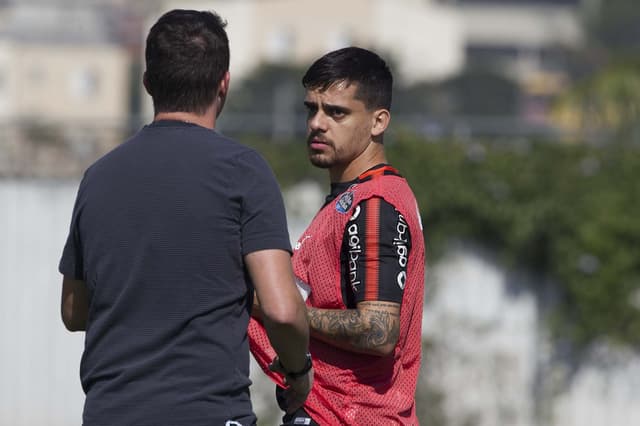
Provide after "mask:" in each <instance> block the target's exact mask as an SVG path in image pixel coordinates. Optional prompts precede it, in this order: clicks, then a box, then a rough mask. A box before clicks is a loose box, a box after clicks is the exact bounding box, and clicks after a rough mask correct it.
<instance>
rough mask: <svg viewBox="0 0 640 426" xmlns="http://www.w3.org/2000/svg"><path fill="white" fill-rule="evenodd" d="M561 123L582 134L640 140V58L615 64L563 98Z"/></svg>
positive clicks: (558, 110) (558, 115)
mask: <svg viewBox="0 0 640 426" xmlns="http://www.w3.org/2000/svg"><path fill="white" fill-rule="evenodd" d="M554 117H555V118H556V120H557V122H558V123H559V124H561V125H564V126H565V127H568V128H570V129H572V130H573V131H574V132H575V133H576V134H578V135H580V136H581V137H583V138H584V137H593V136H597V135H598V134H607V135H612V136H613V137H614V138H616V139H619V140H622V139H626V140H633V141H635V142H640V124H639V123H640V58H634V59H627V60H625V61H618V62H614V63H611V64H609V65H607V66H606V67H604V68H603V69H601V70H599V71H598V72H596V73H595V74H593V75H591V76H590V77H588V78H586V79H584V80H582V81H581V82H579V83H578V84H576V85H575V86H574V87H572V88H571V89H569V90H568V91H567V92H566V93H564V94H563V95H562V96H560V97H559V99H558V100H557V102H556V105H555V108H554Z"/></svg>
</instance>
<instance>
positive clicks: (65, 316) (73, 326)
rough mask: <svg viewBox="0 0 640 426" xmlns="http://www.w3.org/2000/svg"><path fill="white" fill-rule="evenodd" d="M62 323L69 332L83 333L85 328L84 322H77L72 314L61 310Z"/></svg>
mask: <svg viewBox="0 0 640 426" xmlns="http://www.w3.org/2000/svg"><path fill="white" fill-rule="evenodd" d="M62 323H63V324H64V326H65V328H66V329H67V330H69V331H85V330H86V328H87V326H86V321H81V320H79V319H78V318H76V317H75V316H74V315H73V313H72V312H69V311H68V310H65V309H63V310H62Z"/></svg>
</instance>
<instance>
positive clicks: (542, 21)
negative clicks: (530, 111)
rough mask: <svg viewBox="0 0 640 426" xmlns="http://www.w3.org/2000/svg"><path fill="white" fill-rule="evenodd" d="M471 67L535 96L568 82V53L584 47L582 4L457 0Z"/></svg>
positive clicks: (561, 0) (562, 0)
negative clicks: (507, 79)
mask: <svg viewBox="0 0 640 426" xmlns="http://www.w3.org/2000/svg"><path fill="white" fill-rule="evenodd" d="M447 3H448V4H451V5H455V7H456V10H457V11H458V13H459V16H460V18H461V19H462V22H463V25H462V26H463V28H464V30H463V31H464V40H465V59H466V64H467V66H469V67H483V68H488V69H492V70H494V71H497V72H499V73H502V74H505V75H507V76H509V77H511V78H513V79H514V80H515V81H517V82H518V83H520V84H521V85H522V86H523V89H524V90H525V92H527V93H530V94H532V95H541V96H544V95H548V94H556V93H558V92H559V91H560V89H562V88H563V86H564V84H566V82H567V64H566V60H565V59H564V58H565V55H566V51H567V50H568V49H569V50H570V49H577V48H578V47H579V46H580V45H581V44H582V43H583V23H582V17H581V10H582V3H583V1H582V0H453V1H448V2H447Z"/></svg>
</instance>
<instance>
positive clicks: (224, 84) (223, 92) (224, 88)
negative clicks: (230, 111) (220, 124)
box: [216, 71, 231, 117]
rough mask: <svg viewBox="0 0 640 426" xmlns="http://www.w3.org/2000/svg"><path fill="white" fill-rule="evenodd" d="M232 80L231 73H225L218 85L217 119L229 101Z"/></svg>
mask: <svg viewBox="0 0 640 426" xmlns="http://www.w3.org/2000/svg"><path fill="white" fill-rule="evenodd" d="M230 80H231V75H230V74H229V71H227V72H225V73H224V76H223V77H222V80H220V84H219V85H218V93H216V104H217V109H218V111H217V112H216V117H217V116H219V115H220V113H221V112H222V108H223V107H224V103H225V102H226V100H227V94H228V93H229V81H230Z"/></svg>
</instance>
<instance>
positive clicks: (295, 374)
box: [278, 352, 313, 379]
mask: <svg viewBox="0 0 640 426" xmlns="http://www.w3.org/2000/svg"><path fill="white" fill-rule="evenodd" d="M305 357H306V360H305V363H304V367H302V370H300V371H293V372H289V371H287V369H286V368H285V367H284V365H282V362H281V361H280V359H278V362H279V363H280V368H282V370H283V371H284V375H285V376H286V377H290V378H292V379H297V378H299V377H302V376H304V375H305V374H307V373H308V372H309V370H311V367H313V363H312V362H311V354H310V353H309V352H307V354H306V355H305Z"/></svg>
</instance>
